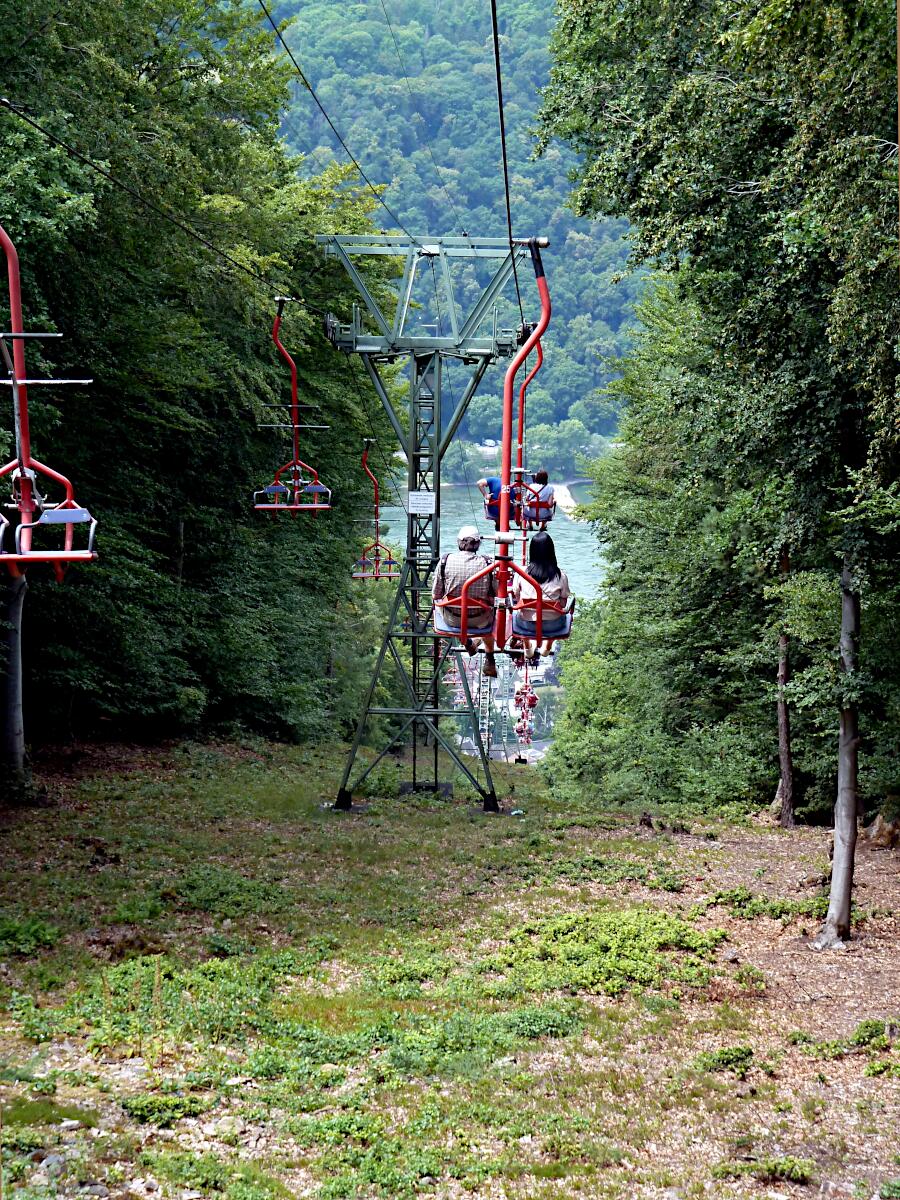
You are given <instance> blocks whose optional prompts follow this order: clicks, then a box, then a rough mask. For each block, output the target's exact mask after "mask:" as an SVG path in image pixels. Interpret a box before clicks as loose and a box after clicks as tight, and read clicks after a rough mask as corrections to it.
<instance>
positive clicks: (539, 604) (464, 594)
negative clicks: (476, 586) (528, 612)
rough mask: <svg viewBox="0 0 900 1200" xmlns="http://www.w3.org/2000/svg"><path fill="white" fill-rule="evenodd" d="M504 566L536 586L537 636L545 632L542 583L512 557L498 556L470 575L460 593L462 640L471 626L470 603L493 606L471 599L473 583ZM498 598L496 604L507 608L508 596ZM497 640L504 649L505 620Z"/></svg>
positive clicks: (483, 606)
mask: <svg viewBox="0 0 900 1200" xmlns="http://www.w3.org/2000/svg"><path fill="white" fill-rule="evenodd" d="M502 567H505V568H506V570H508V571H512V572H513V573H514V574H516V575H518V576H520V577H521V578H522V579H524V580H525V581H526V582H527V583H529V584H531V586H532V587H533V588H534V590H535V595H536V600H535V601H533V602H532V606H533V607H534V609H535V612H536V620H535V636H536V637H537V638H540V637H541V635H542V633H543V614H544V603H545V601H544V596H543V593H542V591H541V585H540V584H539V583H538V582H537V580H536V579H532V577H531V576H530V575H529V574H528V572H527V571H526V570H525V568H524V567H520V566H519V564H518V563H516V562H513V561H512V559H509V558H506V559H499V558H498V559H496V560H495V561H494V562H492V563H489V564H488V565H487V566H486V567H483V568H482V569H481V570H480V571H478V572H476V574H474V575H470V576H469V578H468V579H467V580H466V581H465V583H464V584H463V585H462V591H461V592H460V595H459V607H460V609H461V610H462V611H461V613H460V625H459V638H460V641H462V642H464V641H465V640H466V638H467V637H468V635H469V627H468V625H469V621H468V618H469V604H470V603H471V604H473V606H480V607H482V608H489V607H492V606H491V605H488V604H485V603H484V601H480V600H477V599H476V600H472V601H470V600H469V588H470V587H471V586H472V584H473V583H475V581H476V580H478V579H484V578H485V576H487V575H491V574H492V573H493V572H494V571H499V570H500V569H501V568H502ZM497 600H498V601H499V603H498V604H497V605H496V607H498V608H504V609H505V607H506V597H505V596H498V597H497ZM497 640H498V642H499V644H500V649H501V650H502V649H503V647H504V645H505V644H506V623H505V620H504V622H503V623H502V628H501V629H499V630H498V631H497Z"/></svg>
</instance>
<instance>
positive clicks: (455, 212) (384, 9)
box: [380, 0, 465, 236]
mask: <svg viewBox="0 0 900 1200" xmlns="http://www.w3.org/2000/svg"><path fill="white" fill-rule="evenodd" d="M380 3H381V11H382V12H383V13H384V19H385V21H387V27H388V29H389V30H390V33H391V40H392V41H393V43H394V50H395V51H396V53H397V62H398V63H399V64H400V70H401V71H402V73H403V78H404V79H405V80H406V90H407V91H408V92H409V98H410V100H412V102H413V104H414V105H415V109H416V116H417V117H418V118H419V120H420V121H421V122H422V126H423V128H425V118H424V117H423V116H422V114H421V112H419V107H418V104H416V98H415V96H414V94H413V89H412V84H411V83H410V79H409V75H408V74H407V71H406V66H405V64H404V62H403V55H402V54H401V53H400V44H399V42H398V41H397V35H396V33H395V32H394V26H393V25H392V24H391V18H390V16H389V15H388V10H387V5H386V3H385V0H380ZM422 141H423V142H424V144H425V149H426V150H427V151H428V157H429V158H430V159H431V165H432V166H433V167H434V175H435V178H436V179H437V182H438V186H439V187H440V189H441V191H442V192H443V193H444V196H445V197H446V199H447V203H448V204H449V205H450V207H451V208H452V209H453V216H454V217H455V219H456V228H457V229H458V230H459V232H460V233H461V234H463V236H465V228H464V225H463V222H462V219H461V217H460V215H459V211H458V209H457V207H456V205H455V204H454V203H453V197H452V196H451V195H450V193H449V192H448V191H447V187H446V185H445V184H444V181H443V180H442V179H441V175H440V170H439V168H438V165H437V161H436V159H435V157H434V153H433V151H432V149H431V143H430V142H429V141H428V137H427V136H426V135H425V134H423V136H422Z"/></svg>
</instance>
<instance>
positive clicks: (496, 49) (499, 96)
mask: <svg viewBox="0 0 900 1200" xmlns="http://www.w3.org/2000/svg"><path fill="white" fill-rule="evenodd" d="M260 2H261V0H260ZM491 28H492V31H493V35H494V73H495V75H496V77H497V113H498V116H499V119H500V153H501V157H502V159H503V191H504V193H505V195H506V230H507V234H508V236H509V252H510V254H511V255H512V268H513V279H514V280H515V283H516V299H517V300H518V302H519V317H520V318H521V321H522V324H523V325H524V324H525V310H524V309H523V308H522V293H521V291H520V290H519V272H518V270H517V269H516V251H515V246H514V244H513V227H512V204H511V202H510V197H509V158H508V156H507V153H506V120H505V118H504V115H503V73H502V70H501V67H500V27H499V25H498V22H497V0H491Z"/></svg>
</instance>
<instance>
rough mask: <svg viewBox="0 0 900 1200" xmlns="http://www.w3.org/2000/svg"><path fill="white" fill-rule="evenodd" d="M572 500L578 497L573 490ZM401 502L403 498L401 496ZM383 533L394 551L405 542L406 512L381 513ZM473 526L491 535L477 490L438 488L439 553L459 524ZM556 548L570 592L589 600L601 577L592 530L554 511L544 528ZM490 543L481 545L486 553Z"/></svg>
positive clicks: (453, 543) (452, 539)
mask: <svg viewBox="0 0 900 1200" xmlns="http://www.w3.org/2000/svg"><path fill="white" fill-rule="evenodd" d="M573 493H574V494H575V498H576V499H578V500H581V499H582V498H585V499H586V498H587V497H586V496H585V497H582V495H581V494H580V493H579V492H577V491H576V490H575V489H573ZM403 500H404V503H405V501H406V495H405V493H404V496H403ZM382 512H383V517H384V526H385V527H386V532H383V533H382V536H383V538H384V540H385V541H387V542H389V543H391V544H392V545H394V546H397V547H398V548H402V547H403V545H404V543H405V542H406V513H405V512H404V510H403V508H401V507H400V506H399V505H397V506H393V507H387V508H385V509H383V510H382ZM473 524H475V525H477V526H478V528H479V529H480V530H481V532H482V533H485V534H487V533H493V531H494V530H493V525H492V524H491V523H490V522H489V521H486V520H485V519H484V509H483V506H482V501H481V496H480V495H479V493H478V490H477V488H475V487H472V488H471V490H470V489H468V488H466V487H465V486H463V485H452V484H451V485H445V486H444V487H442V488H441V547H442V552H443V553H446V552H447V551H448V550H453V549H455V547H456V534H457V531H458V530H459V527H460V526H461V525H473ZM548 533H550V535H551V536H552V538H553V542H554V544H555V546H556V557H557V560H558V561H559V565H560V566H561V567H562V569H563V570H564V571H565V572H566V574H567V575H568V577H569V583H570V585H571V588H572V591H573V592H574V593H575V595H576V596H577V597H578V599H579V601H581V602H582V603H583V602H585V601H588V600H593V599H594V598H595V597H596V595H597V591H598V589H599V587H600V581H601V579H602V577H603V563H602V560H601V557H600V547H599V546H598V544H597V538H596V536H595V534H594V532H593V529H592V528H591V526H590V525H589V524H587V523H586V522H584V521H574V520H572V518H571V517H568V516H566V514H565V513H563V512H562V511H561V510H560V509H557V512H556V516H555V517H554V518H553V521H552V523H551V525H550V528H549V529H548ZM492 548H493V543H491V542H485V544H484V550H485V552H486V553H488V552H490V551H491V550H492Z"/></svg>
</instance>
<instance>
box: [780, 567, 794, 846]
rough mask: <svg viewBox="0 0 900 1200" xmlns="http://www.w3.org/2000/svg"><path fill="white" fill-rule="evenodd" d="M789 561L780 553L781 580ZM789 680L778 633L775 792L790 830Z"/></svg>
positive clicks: (786, 652) (783, 637) (784, 643)
mask: <svg viewBox="0 0 900 1200" xmlns="http://www.w3.org/2000/svg"><path fill="white" fill-rule="evenodd" d="M790 569H791V560H790V557H789V556H788V552H787V550H782V552H781V578H782V579H783V580H784V579H786V578H787V576H788V573H789V572H790ZM790 677H791V660H790V641H789V639H788V635H787V632H786V631H785V630H784V629H782V630H781V631H780V633H779V634H778V762H779V766H780V768H781V779H780V783H779V785H778V792H779V795H780V796H781V816H780V820H781V825H782V828H784V829H790V828H791V827H792V826H794V825H795V824H796V820H795V818H794V759H793V755H792V754H791V714H790V710H789V708H788V702H787V696H786V695H785V690H784V689H785V687H786V686H787V683H788V680H789V679H790Z"/></svg>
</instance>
